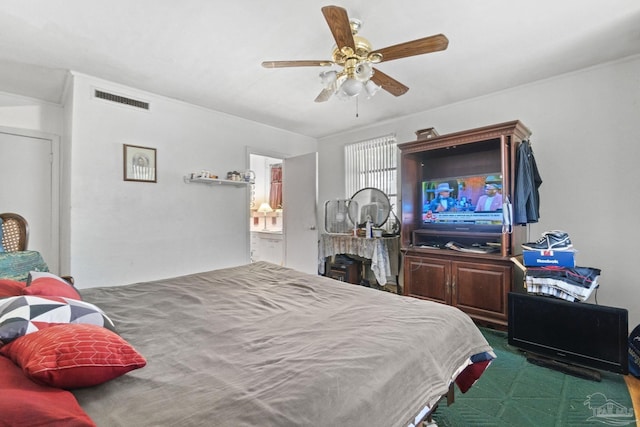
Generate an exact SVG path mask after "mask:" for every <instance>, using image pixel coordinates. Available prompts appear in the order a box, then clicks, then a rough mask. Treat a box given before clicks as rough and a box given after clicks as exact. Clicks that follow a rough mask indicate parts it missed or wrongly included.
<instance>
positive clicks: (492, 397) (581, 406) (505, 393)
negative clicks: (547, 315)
mask: <svg viewBox="0 0 640 427" xmlns="http://www.w3.org/2000/svg"><path fill="white" fill-rule="evenodd" d="M482 332H483V334H484V335H485V337H486V338H487V341H489V343H490V344H491V345H492V346H493V348H494V351H495V352H496V355H497V356H498V357H497V358H496V360H494V361H493V363H492V364H491V365H490V366H489V367H488V368H487V370H486V371H485V373H484V374H483V375H482V377H481V378H480V379H479V380H478V382H476V384H475V385H474V386H473V387H471V390H469V391H468V392H467V393H466V394H462V393H460V392H459V390H456V398H455V403H454V404H453V405H451V406H450V407H447V406H446V403H441V404H440V406H439V407H438V409H437V410H436V412H435V414H434V420H435V422H436V423H437V425H438V426H439V427H459V426H464V427H466V426H518V427H527V426H535V427H543V426H558V427H560V426H562V427H567V426H589V425H617V426H635V425H636V422H635V420H634V418H635V417H634V414H633V406H632V402H631V397H630V396H629V391H628V389H627V385H626V383H625V380H624V376H622V375H616V374H613V373H608V372H602V381H601V382H596V381H591V380H586V379H581V378H577V377H574V376H571V375H566V374H563V373H561V372H558V371H554V370H551V369H548V368H544V367H540V366H537V365H534V364H531V363H529V362H527V360H526V358H525V357H524V356H523V354H522V353H521V352H520V351H518V350H517V349H515V348H513V347H510V346H509V345H508V344H507V335H506V333H504V332H500V331H493V330H490V329H482Z"/></svg>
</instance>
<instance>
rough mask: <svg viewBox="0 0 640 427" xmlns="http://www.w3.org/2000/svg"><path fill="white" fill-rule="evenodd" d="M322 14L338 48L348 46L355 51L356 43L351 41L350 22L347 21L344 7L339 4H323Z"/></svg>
mask: <svg viewBox="0 0 640 427" xmlns="http://www.w3.org/2000/svg"><path fill="white" fill-rule="evenodd" d="M322 14H323V15H324V19H326V20H327V24H329V29H330V30H331V34H333V38H334V39H335V41H336V45H337V46H338V49H342V48H343V47H350V48H351V49H353V50H354V51H355V50H356V44H355V42H354V41H353V34H351V24H350V23H349V16H348V15H347V11H346V9H344V8H342V7H340V6H325V7H323V8H322Z"/></svg>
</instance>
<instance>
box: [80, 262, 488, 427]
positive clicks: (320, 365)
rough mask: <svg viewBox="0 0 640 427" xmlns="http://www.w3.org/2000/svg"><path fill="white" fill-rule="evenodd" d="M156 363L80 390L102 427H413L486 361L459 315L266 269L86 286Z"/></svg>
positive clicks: (475, 334)
mask: <svg viewBox="0 0 640 427" xmlns="http://www.w3.org/2000/svg"><path fill="white" fill-rule="evenodd" d="M81 293H82V296H83V298H84V300H86V301H88V302H91V303H94V304H96V305H97V306H99V307H100V308H102V309H103V310H104V311H105V312H106V313H107V315H109V317H110V318H111V319H112V320H113V321H114V322H115V324H116V327H117V329H118V331H119V333H120V334H121V335H122V336H123V337H124V338H125V339H126V340H127V341H129V342H130V343H131V344H132V345H133V346H134V347H135V348H136V349H137V350H138V351H139V352H140V353H142V354H143V355H144V356H145V357H146V359H147V366H146V367H144V368H142V369H139V370H136V371H132V372H130V373H128V374H126V375H124V376H122V377H120V378H117V379H115V380H112V381H110V382H108V383H105V384H102V385H100V386H97V387H91V388H87V389H78V390H74V391H73V392H74V394H75V396H76V398H77V399H78V401H79V403H80V405H81V406H82V407H83V408H84V410H85V411H86V412H87V413H88V414H89V415H90V416H91V417H92V418H93V420H94V421H95V422H96V424H97V425H98V426H100V427H102V426H105V427H106V426H132V427H133V426H136V427H137V426H233V427H242V426H252V427H257V426H260V427H264V426H316V427H320V426H349V427H352V426H368V427H371V426H381V427H390V426H407V425H409V424H410V423H411V422H413V419H414V417H415V416H416V415H417V414H418V412H419V411H420V410H421V409H423V408H424V406H425V404H434V403H435V402H436V401H437V400H438V398H439V397H440V396H441V395H442V394H443V393H445V392H446V391H447V389H448V386H449V384H450V383H451V380H452V379H453V376H455V374H456V373H457V372H459V371H460V369H461V368H463V367H464V366H465V364H466V363H467V361H468V358H469V357H470V356H472V355H474V354H476V353H482V352H486V351H491V348H490V346H489V345H488V344H487V342H486V341H485V339H484V337H483V336H482V334H481V333H480V331H479V330H478V329H477V327H476V326H475V325H474V324H473V322H472V321H471V320H470V318H469V317H468V316H467V315H466V314H464V313H463V312H461V311H460V310H458V309H456V308H452V307H450V306H446V305H442V304H437V303H433V302H427V301H421V300H418V299H414V298H409V297H403V296H399V295H395V294H392V293H388V292H383V291H379V290H373V289H369V288H365V287H361V286H355V285H350V284H345V283H342V282H338V281H335V280H332V279H329V278H325V277H321V276H313V275H308V274H304V273H300V272H297V271H294V270H291V269H287V268H284V267H279V266H276V265H273V264H269V263H265V262H258V263H255V264H250V265H246V266H240V267H234V268H227V269H221V270H216V271H211V272H206V273H200V274H193V275H188V276H182V277H177V278H173V279H166V280H159V281H154V282H145V283H138V284H134V285H128V286H118V287H104V288H90V289H83V290H81Z"/></svg>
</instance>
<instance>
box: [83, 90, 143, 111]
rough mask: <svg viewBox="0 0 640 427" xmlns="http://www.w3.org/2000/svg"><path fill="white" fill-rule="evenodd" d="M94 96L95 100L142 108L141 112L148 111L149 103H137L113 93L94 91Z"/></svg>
mask: <svg viewBox="0 0 640 427" xmlns="http://www.w3.org/2000/svg"><path fill="white" fill-rule="evenodd" d="M94 96H95V97H96V98H100V99H104V100H106V101H111V102H117V103H118V104H124V105H129V106H131V107H136V108H142V109H143V110H148V109H149V103H148V102H145V101H139V100H137V99H133V98H127V97H125V96H120V95H114V94H113V93H109V92H104V91H101V90H98V89H96V90H95V93H94Z"/></svg>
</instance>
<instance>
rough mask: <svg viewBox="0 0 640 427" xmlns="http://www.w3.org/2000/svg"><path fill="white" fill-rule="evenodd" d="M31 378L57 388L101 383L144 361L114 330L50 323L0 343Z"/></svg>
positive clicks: (3, 350) (74, 324)
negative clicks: (6, 342)
mask: <svg viewBox="0 0 640 427" xmlns="http://www.w3.org/2000/svg"><path fill="white" fill-rule="evenodd" d="M0 353H1V354H4V355H5V356H8V357H10V358H11V360H13V361H14V362H15V363H16V364H17V365H18V366H20V367H21V368H22V370H23V372H24V373H25V374H26V375H27V376H28V377H30V378H31V379H32V380H34V381H37V382H40V383H43V384H47V385H50V386H54V387H60V388H66V389H69V388H78V387H91V386H94V385H97V384H102V383H104V382H107V381H109V380H112V379H114V378H116V377H119V376H121V375H124V374H126V373H127V372H129V371H132V370H134V369H138V368H142V367H143V366H145V365H146V364H147V361H146V360H145V358H144V357H142V355H140V353H138V352H137V351H136V350H135V349H134V348H133V347H132V346H131V345H130V344H129V343H128V342H126V341H125V340H124V339H123V338H122V337H120V336H119V335H118V334H116V333H114V332H112V331H110V330H108V329H106V328H103V327H102V326H97V325H88V324H77V323H69V324H65V325H56V326H51V327H49V328H46V329H41V330H39V331H36V332H32V333H30V334H27V335H24V336H22V337H20V338H17V339H15V340H14V341H12V342H10V343H9V344H6V345H4V346H3V347H0Z"/></svg>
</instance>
